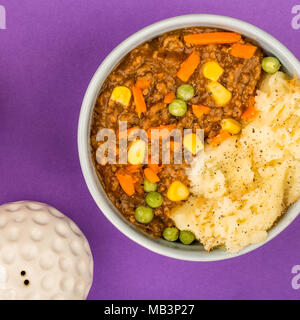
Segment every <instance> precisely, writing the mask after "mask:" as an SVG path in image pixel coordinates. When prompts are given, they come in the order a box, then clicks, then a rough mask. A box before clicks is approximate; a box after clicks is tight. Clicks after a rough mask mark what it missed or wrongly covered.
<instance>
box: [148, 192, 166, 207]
mask: <svg viewBox="0 0 300 320" xmlns="http://www.w3.org/2000/svg"><path fill="white" fill-rule="evenodd" d="M162 202H163V197H162V195H161V194H160V193H158V192H155V191H152V192H149V193H148V194H147V195H146V203H147V205H148V206H149V207H151V208H158V207H160V206H161V204H162Z"/></svg>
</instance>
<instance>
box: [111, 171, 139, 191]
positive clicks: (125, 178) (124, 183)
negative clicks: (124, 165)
mask: <svg viewBox="0 0 300 320" xmlns="http://www.w3.org/2000/svg"><path fill="white" fill-rule="evenodd" d="M116 177H117V179H118V181H119V183H120V186H121V188H122V189H123V191H124V192H125V193H126V194H127V195H128V196H129V197H130V196H132V195H133V194H134V193H135V189H134V179H133V178H132V176H131V175H130V174H128V173H126V171H125V170H122V169H119V170H118V171H117V172H116Z"/></svg>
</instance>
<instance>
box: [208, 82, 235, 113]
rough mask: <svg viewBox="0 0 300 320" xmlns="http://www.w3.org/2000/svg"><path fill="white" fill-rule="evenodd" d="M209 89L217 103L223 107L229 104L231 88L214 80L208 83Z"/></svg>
mask: <svg viewBox="0 0 300 320" xmlns="http://www.w3.org/2000/svg"><path fill="white" fill-rule="evenodd" d="M207 87H208V90H209V91H210V92H211V93H212V95H213V98H214V100H215V101H216V103H217V105H218V106H220V107H222V106H225V104H227V103H228V102H229V101H230V100H231V98H232V94H231V92H230V91H229V90H227V89H226V88H225V87H224V86H222V85H221V83H219V82H216V81H212V82H210V83H209V84H208V86H207Z"/></svg>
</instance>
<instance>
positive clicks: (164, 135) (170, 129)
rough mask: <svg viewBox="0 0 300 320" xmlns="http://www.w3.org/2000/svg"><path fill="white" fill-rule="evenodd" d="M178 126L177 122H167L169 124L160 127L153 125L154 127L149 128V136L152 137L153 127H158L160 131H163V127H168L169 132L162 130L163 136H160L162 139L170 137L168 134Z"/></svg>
mask: <svg viewBox="0 0 300 320" xmlns="http://www.w3.org/2000/svg"><path fill="white" fill-rule="evenodd" d="M175 128H176V125H175V124H167V125H160V126H158V127H152V128H149V129H148V130H147V134H148V138H149V139H151V130H152V129H158V130H160V131H162V130H163V129H167V130H168V131H167V132H165V131H164V132H162V136H161V137H160V138H161V139H163V140H164V139H166V138H168V136H169V135H170V134H171V132H172V130H173V129H175Z"/></svg>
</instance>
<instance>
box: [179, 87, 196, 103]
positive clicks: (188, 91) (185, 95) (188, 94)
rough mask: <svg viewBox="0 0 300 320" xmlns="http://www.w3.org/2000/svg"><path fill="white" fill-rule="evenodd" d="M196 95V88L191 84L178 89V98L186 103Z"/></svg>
mask: <svg viewBox="0 0 300 320" xmlns="http://www.w3.org/2000/svg"><path fill="white" fill-rule="evenodd" d="M194 94H195V91H194V88H193V86H191V85H190V84H183V85H181V86H180V87H178V89H177V98H178V99H182V100H184V101H188V100H191V99H192V98H193V96H194Z"/></svg>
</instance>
